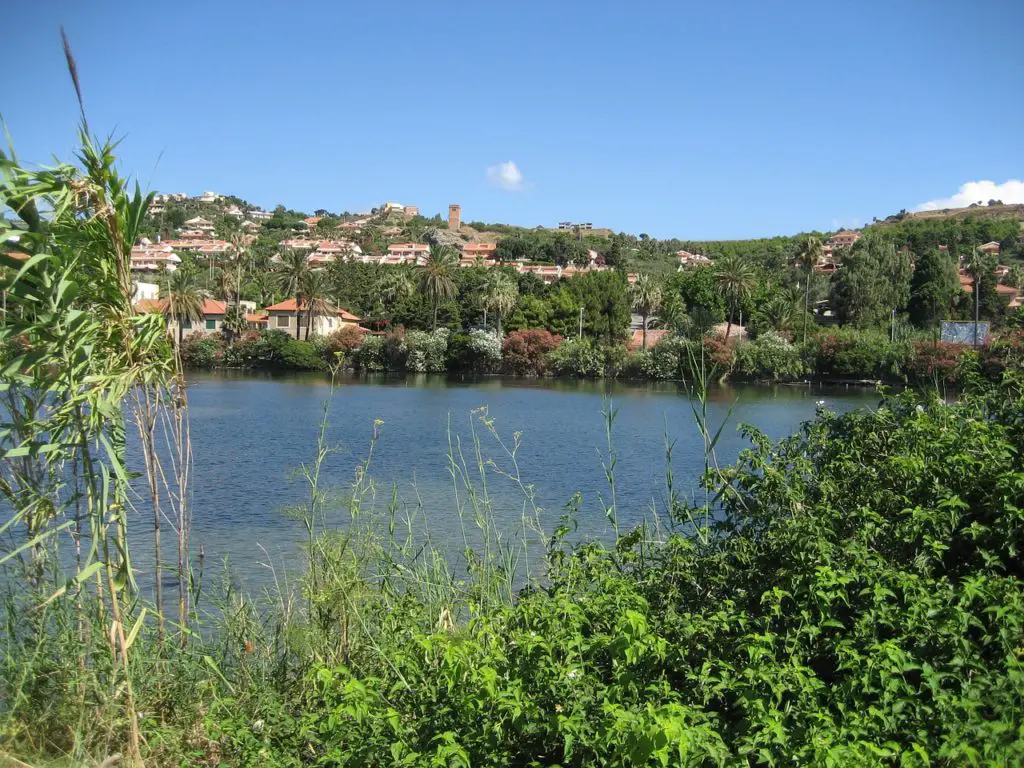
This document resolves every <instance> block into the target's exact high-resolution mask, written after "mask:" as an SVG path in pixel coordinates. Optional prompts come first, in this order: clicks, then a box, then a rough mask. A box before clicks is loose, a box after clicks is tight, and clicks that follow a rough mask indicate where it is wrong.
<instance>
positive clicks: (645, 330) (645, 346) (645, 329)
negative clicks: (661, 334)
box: [640, 312, 647, 351]
mask: <svg viewBox="0 0 1024 768" xmlns="http://www.w3.org/2000/svg"><path fill="white" fill-rule="evenodd" d="M640 317H641V318H643V321H644V343H643V348H644V350H645V351H646V349H647V313H646V312H644V313H643V314H642V315H640Z"/></svg>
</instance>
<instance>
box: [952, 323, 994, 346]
mask: <svg viewBox="0 0 1024 768" xmlns="http://www.w3.org/2000/svg"><path fill="white" fill-rule="evenodd" d="M988 328H989V324H988V321H987V320H982V321H981V322H980V323H978V335H977V338H975V335H974V321H973V320H969V321H967V322H953V321H951V320H946V321H945V322H943V323H942V340H943V341H949V342H952V343H953V344H984V343H985V341H986V339H988Z"/></svg>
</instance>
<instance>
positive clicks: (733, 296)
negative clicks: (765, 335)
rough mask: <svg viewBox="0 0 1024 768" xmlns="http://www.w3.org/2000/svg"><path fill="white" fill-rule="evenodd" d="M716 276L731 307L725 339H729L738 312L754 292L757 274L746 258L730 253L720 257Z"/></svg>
mask: <svg viewBox="0 0 1024 768" xmlns="http://www.w3.org/2000/svg"><path fill="white" fill-rule="evenodd" d="M715 278H716V280H717V281H718V284H719V286H720V287H721V289H722V294H723V295H724V296H725V301H726V304H727V305H728V307H729V317H728V319H727V320H726V326H725V339H726V341H728V340H729V334H730V332H731V331H732V324H733V321H734V320H735V318H736V312H737V311H738V310H739V309H740V307H741V306H742V304H743V302H744V300H745V299H747V298H748V297H749V296H750V295H751V294H752V293H753V291H754V286H755V281H756V279H757V275H755V274H754V270H753V269H752V268H751V266H750V265H749V264H748V263H747V262H746V261H745V260H744V259H742V258H741V257H739V256H732V255H730V256H726V257H724V258H722V259H719V260H718V262H717V263H716V264H715Z"/></svg>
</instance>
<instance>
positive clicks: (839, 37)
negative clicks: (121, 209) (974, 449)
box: [0, 0, 1024, 239]
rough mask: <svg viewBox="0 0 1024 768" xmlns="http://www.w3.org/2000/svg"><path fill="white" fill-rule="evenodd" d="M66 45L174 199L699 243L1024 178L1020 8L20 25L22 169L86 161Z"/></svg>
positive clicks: (665, 8)
mask: <svg viewBox="0 0 1024 768" xmlns="http://www.w3.org/2000/svg"><path fill="white" fill-rule="evenodd" d="M61 23H63V24H64V25H65V27H66V29H67V32H68V35H69V37H70V39H71V43H72V47H73V49H74V52H75V56H76V58H77V60H78V66H79V72H80V75H81V78H82V85H83V90H84V95H85V100H86V109H87V112H88V115H89V120H90V123H91V126H92V128H93V130H95V131H100V132H103V133H106V132H110V131H113V132H116V133H117V134H118V135H123V136H124V141H123V143H122V145H121V152H120V154H121V158H122V166H123V170H124V171H126V172H129V173H132V174H136V175H137V176H138V178H139V179H140V181H141V182H142V184H143V185H144V186H147V187H148V188H150V189H154V190H159V191H167V192H172V191H183V192H188V193H190V194H199V193H200V192H202V191H203V190H205V189H212V190H215V191H217V192H221V193H229V194H236V195H238V196H240V197H242V198H245V199H246V200H249V201H250V202H252V203H255V204H258V205H261V206H264V207H272V206H274V205H275V204H277V203H284V204H286V205H288V206H289V207H293V208H297V209H301V210H313V209H315V208H327V209H328V210H332V211H341V210H352V211H355V210H363V209H367V208H369V207H370V206H372V205H375V204H378V203H380V202H382V201H385V200H394V201H398V202H402V203H408V204H417V205H419V206H420V208H421V210H422V211H423V212H425V213H428V214H430V213H434V212H443V211H447V206H448V203H450V202H459V203H461V205H462V210H463V220H464V221H469V220H484V221H502V222H510V223H515V224H522V225H526V226H534V225H537V224H544V225H552V224H554V223H556V222H558V221H561V220H566V219H568V220H574V221H590V222H593V223H594V225H595V226H608V227H612V228H613V229H616V230H624V231H628V232H633V233H640V232H647V233H649V234H651V235H653V236H657V237H671V236H678V237H683V238H693V239H697V238H739V237H753V236H762V235H773V234H789V233H794V232H797V231H801V230H807V229H812V228H820V229H829V228H836V227H838V226H847V227H849V226H854V225H857V224H860V223H862V222H864V221H870V219H871V218H872V217H873V216H879V217H881V216H885V215H887V214H890V213H894V212H896V211H898V210H899V209H901V208H907V209H914V208H916V207H918V206H919V205H921V204H924V203H927V202H928V201H936V200H946V199H950V198H954V196H955V195H957V193H958V192H959V190H960V188H961V186H962V185H964V184H967V183H970V182H979V181H986V180H987V181H992V182H993V183H994V184H996V185H1004V184H1005V183H1006V182H1007V181H1011V180H1020V179H1024V142H1022V140H1021V136H1024V99H1022V98H1021V92H1020V77H1021V75H1022V73H1024V48H1022V47H1021V46H1020V44H1019V41H1018V38H1019V34H1018V33H1019V31H1020V30H1021V29H1024V3H1021V2H1019V1H1018V0H1006V1H1005V2H995V1H992V0H980V1H979V2H974V3H964V2H946V1H945V0H938V1H932V2H921V1H911V0H904V1H901V2H897V3H891V2H867V1H864V0H861V1H860V2H827V3H822V2H785V3H778V2H776V3H762V2H750V3H740V2H714V3H712V2H708V3H701V4H696V3H689V2H664V3H662V2H626V1H625V0H623V1H622V2H616V3H604V2H582V1H579V2H577V1H575V0H573V1H571V2H570V1H569V0H559V1H558V2H551V0H546V1H544V2H533V1H532V0H525V1H524V2H518V3H514V4H512V3H481V2H475V3H471V2H465V3H462V2H430V3H427V2H401V1H399V2H392V3H355V2H344V1H342V2H339V1H337V0H322V1H321V2H306V3H299V2H296V3H290V4H283V3H259V2H244V3H243V2H239V1H236V0H213V1H210V0H207V2H203V3H196V2H174V3H145V2H138V1H137V0H135V2H131V3H127V2H125V3H121V2H104V1H102V0H96V2H89V3H81V2H70V0H67V1H66V2H57V1H56V0H54V1H52V2H37V3H10V4H4V8H3V9H2V10H0V25H2V27H3V29H4V30H5V31H6V32H7V34H6V35H5V40H4V53H5V56H4V58H5V61H6V62H7V67H6V68H5V69H6V74H5V76H4V77H3V78H0V113H2V114H3V117H4V118H5V119H6V121H7V124H8V128H9V130H10V132H11V134H12V136H13V138H14V142H15V148H16V149H17V151H18V153H19V155H20V157H21V159H22V160H31V161H33V162H39V163H45V162H48V161H49V160H50V159H51V158H52V156H54V155H60V156H62V157H67V156H68V153H69V152H70V150H71V148H72V147H73V141H74V131H75V123H76V116H77V107H76V105H75V101H74V96H73V93H72V89H71V86H70V82H69V80H68V77H67V75H66V71H65V69H64V61H63V57H62V53H61V47H60V40H59V33H58V27H59V25H60V24H61ZM12 73H14V74H12ZM507 163H512V164H513V165H514V168H513V167H511V166H508V165H502V164H507ZM990 189H993V188H989V187H985V186H981V187H975V188H968V189H967V190H965V191H964V193H963V198H964V199H965V198H967V197H971V196H973V195H975V194H979V193H980V194H985V193H987V192H988V191H989V190H990ZM994 192H995V193H997V194H999V195H1002V199H1004V200H1006V202H1010V199H1011V198H1013V199H1015V198H1016V197H1020V200H1019V202H1024V184H1022V183H1020V182H1019V181H1018V183H1017V184H1013V183H1011V184H1009V185H1005V186H996V187H995V188H994Z"/></svg>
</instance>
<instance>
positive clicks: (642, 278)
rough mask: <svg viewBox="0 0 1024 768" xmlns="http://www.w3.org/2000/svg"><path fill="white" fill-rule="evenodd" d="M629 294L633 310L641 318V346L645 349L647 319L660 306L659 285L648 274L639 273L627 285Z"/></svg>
mask: <svg viewBox="0 0 1024 768" xmlns="http://www.w3.org/2000/svg"><path fill="white" fill-rule="evenodd" d="M629 296H630V300H631V302H632V308H633V311H634V312H639V313H640V317H641V318H642V319H643V324H644V329H643V348H644V349H647V319H648V318H649V317H650V316H651V315H653V314H654V313H655V312H657V311H658V309H659V308H660V307H661V286H660V285H659V284H658V283H656V282H655V281H654V280H652V279H651V276H650V275H643V274H642V275H639V276H638V277H637V279H636V282H635V283H633V285H631V286H630V287H629Z"/></svg>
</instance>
